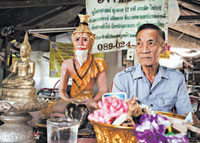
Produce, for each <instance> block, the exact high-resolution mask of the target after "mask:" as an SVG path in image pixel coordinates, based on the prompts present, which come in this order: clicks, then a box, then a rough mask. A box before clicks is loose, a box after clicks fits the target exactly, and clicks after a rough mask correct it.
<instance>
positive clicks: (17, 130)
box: [0, 100, 47, 143]
mask: <svg viewBox="0 0 200 143" xmlns="http://www.w3.org/2000/svg"><path fill="white" fill-rule="evenodd" d="M46 104H47V102H46V101H44V100H41V101H36V102H30V101H29V102H15V101H6V100H2V101H0V112H3V114H2V115H1V116H0V120H1V121H2V122H4V124H3V125H1V126H0V142H1V143H2V142H3V143H13V142H15V143H36V141H35V138H34V134H33V129H32V127H31V126H29V125H28V124H27V121H29V120H31V119H32V116H31V115H30V114H29V112H32V111H38V110H40V109H41V108H43V107H45V106H46Z"/></svg>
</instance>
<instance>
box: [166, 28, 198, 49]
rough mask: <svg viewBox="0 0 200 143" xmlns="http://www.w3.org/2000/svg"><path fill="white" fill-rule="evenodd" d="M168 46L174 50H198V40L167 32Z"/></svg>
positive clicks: (182, 34)
mask: <svg viewBox="0 0 200 143" xmlns="http://www.w3.org/2000/svg"><path fill="white" fill-rule="evenodd" d="M168 44H169V45H170V46H172V47H174V48H186V49H193V50H199V49H200V40H197V39H195V38H191V37H189V36H186V35H184V33H179V32H175V31H173V30H170V29H169V31H168Z"/></svg>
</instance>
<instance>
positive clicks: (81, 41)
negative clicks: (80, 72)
mask: <svg viewBox="0 0 200 143" xmlns="http://www.w3.org/2000/svg"><path fill="white" fill-rule="evenodd" d="M73 44H74V48H75V50H87V49H89V48H90V44H91V40H90V35H89V34H88V33H84V32H82V33H76V34H75V36H74V41H73Z"/></svg>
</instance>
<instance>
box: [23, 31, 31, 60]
mask: <svg viewBox="0 0 200 143" xmlns="http://www.w3.org/2000/svg"><path fill="white" fill-rule="evenodd" d="M30 52H31V45H30V43H29V41H28V33H27V32H26V34H25V37H24V42H23V43H22V44H21V45H20V55H21V58H26V57H29V56H30Z"/></svg>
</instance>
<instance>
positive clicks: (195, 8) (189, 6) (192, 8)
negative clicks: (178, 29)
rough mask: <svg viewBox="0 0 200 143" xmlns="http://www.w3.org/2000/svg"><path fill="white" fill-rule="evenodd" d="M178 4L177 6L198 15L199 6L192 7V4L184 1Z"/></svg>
mask: <svg viewBox="0 0 200 143" xmlns="http://www.w3.org/2000/svg"><path fill="white" fill-rule="evenodd" d="M178 3H179V5H181V6H183V7H185V8H187V9H191V10H192V11H194V12H197V13H200V8H199V5H197V4H195V5H194V4H190V3H187V2H184V1H179V2H178Z"/></svg>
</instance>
